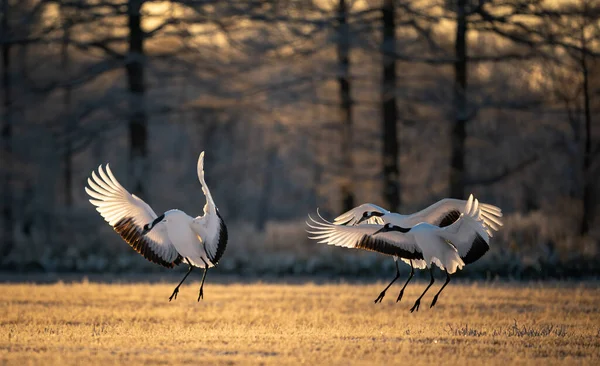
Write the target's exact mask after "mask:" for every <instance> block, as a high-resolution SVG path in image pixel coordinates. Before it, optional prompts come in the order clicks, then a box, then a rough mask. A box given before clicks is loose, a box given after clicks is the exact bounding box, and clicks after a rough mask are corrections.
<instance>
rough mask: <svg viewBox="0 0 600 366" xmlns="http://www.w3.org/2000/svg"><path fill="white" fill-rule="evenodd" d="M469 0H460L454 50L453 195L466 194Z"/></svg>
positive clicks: (451, 175) (451, 179)
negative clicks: (467, 14)
mask: <svg viewBox="0 0 600 366" xmlns="http://www.w3.org/2000/svg"><path fill="white" fill-rule="evenodd" d="M465 8H466V0H458V1H457V8H456V41H455V44H454V47H455V48H454V51H455V57H456V61H455V62H454V116H455V117H454V118H455V119H454V125H453V127H452V137H451V145H452V151H451V158H450V196H451V197H455V198H462V197H464V190H465V186H464V184H465V139H466V137H467V133H466V125H467V115H468V111H467V18H466V9H465Z"/></svg>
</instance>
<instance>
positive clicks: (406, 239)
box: [306, 215, 423, 259]
mask: <svg viewBox="0 0 600 366" xmlns="http://www.w3.org/2000/svg"><path fill="white" fill-rule="evenodd" d="M308 218H309V221H307V222H306V224H307V225H308V227H309V229H308V230H307V232H308V234H309V238H310V239H314V240H318V241H319V243H325V244H328V245H337V246H341V247H345V248H357V249H365V250H371V251H375V252H378V253H383V254H388V255H392V256H395V257H400V258H405V259H423V253H422V252H421V249H420V248H418V247H417V245H416V243H415V241H414V239H413V238H412V237H411V236H410V235H405V234H402V233H398V232H382V233H378V234H376V235H373V234H374V233H375V232H376V231H377V230H379V229H381V225H373V224H364V225H358V226H345V225H336V224H334V223H331V222H328V221H327V220H325V219H323V218H322V217H321V216H320V215H319V218H320V219H321V220H315V219H313V218H312V217H311V216H310V215H309V216H308Z"/></svg>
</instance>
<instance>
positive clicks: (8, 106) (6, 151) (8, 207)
mask: <svg viewBox="0 0 600 366" xmlns="http://www.w3.org/2000/svg"><path fill="white" fill-rule="evenodd" d="M9 10H10V9H9V6H8V0H2V24H1V28H0V29H1V30H2V35H3V36H2V37H1V38H3V39H2V90H3V94H4V97H3V100H2V105H3V113H2V159H1V161H2V174H3V177H2V182H1V184H2V191H3V193H4V194H3V200H2V228H3V229H2V230H3V232H2V242H3V245H2V250H1V252H0V254H1V255H2V257H5V256H6V255H8V254H9V253H10V251H11V250H12V248H13V245H14V243H13V240H14V237H13V207H12V186H11V184H12V179H11V177H12V100H11V99H12V95H11V80H10V48H11V40H10V36H11V33H10V28H9V24H8V13H9Z"/></svg>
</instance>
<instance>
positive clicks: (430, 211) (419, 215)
mask: <svg viewBox="0 0 600 366" xmlns="http://www.w3.org/2000/svg"><path fill="white" fill-rule="evenodd" d="M469 199H470V200H473V195H470V197H469ZM467 204H468V200H467V201H465V200H459V199H454V198H445V199H443V200H440V201H438V202H436V203H434V204H433V205H431V206H429V207H427V208H425V209H423V210H421V211H418V212H415V213H413V214H410V215H401V214H397V213H393V212H390V211H388V210H386V209H384V208H383V207H380V206H377V205H375V204H372V203H365V204H362V205H360V206H357V207H355V208H353V209H351V210H349V211H347V212H344V213H343V214H341V215H339V216H338V217H336V218H335V219H334V220H333V223H334V224H336V225H346V226H354V225H356V224H357V223H358V222H359V221H360V220H361V218H362V217H363V214H364V213H365V212H378V213H381V214H383V215H384V216H383V217H381V218H380V217H377V216H374V217H372V218H371V220H370V221H368V223H379V224H384V223H388V222H390V223H392V224H394V225H398V226H402V227H413V226H415V225H417V224H419V223H421V222H426V223H428V224H432V225H435V226H440V227H444V226H448V225H450V224H452V223H453V222H455V221H456V220H458V218H459V216H460V215H461V214H463V213H466V210H465V208H467ZM478 208H479V211H480V212H479V218H480V219H481V220H482V221H483V223H484V225H485V227H486V231H487V233H488V235H489V236H493V235H492V231H498V229H499V228H500V227H501V226H502V221H501V219H500V218H501V217H502V210H501V209H500V208H499V207H496V206H494V205H490V204H487V203H481V202H479V205H478Z"/></svg>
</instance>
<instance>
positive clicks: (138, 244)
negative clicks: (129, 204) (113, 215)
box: [113, 217, 182, 268]
mask: <svg viewBox="0 0 600 366" xmlns="http://www.w3.org/2000/svg"><path fill="white" fill-rule="evenodd" d="M113 229H115V231H116V232H117V233H118V234H119V235H121V238H123V240H125V242H126V243H127V244H129V245H130V246H131V247H132V248H133V250H135V251H136V252H138V253H139V254H141V255H142V256H143V257H144V258H146V259H147V260H148V261H150V262H152V263H155V264H158V265H161V266H163V267H166V268H173V267H175V266H177V265H179V264H180V263H181V260H182V258H181V256H178V257H177V258H176V259H175V260H174V261H173V262H167V261H166V260H164V259H162V258H161V257H160V256H159V255H158V254H156V253H155V252H154V251H153V250H152V248H150V245H149V244H148V239H146V237H145V236H144V235H142V231H141V230H140V228H139V227H138V226H137V225H135V224H134V222H133V218H131V217H124V218H122V219H121V220H119V221H118V222H117V223H116V224H115V225H114V226H113Z"/></svg>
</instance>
